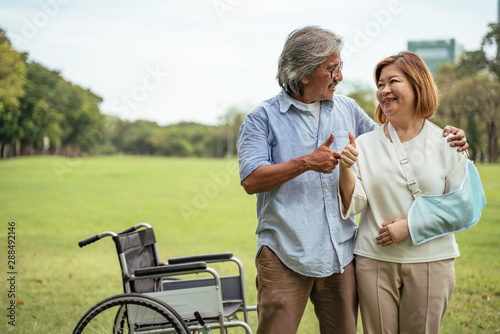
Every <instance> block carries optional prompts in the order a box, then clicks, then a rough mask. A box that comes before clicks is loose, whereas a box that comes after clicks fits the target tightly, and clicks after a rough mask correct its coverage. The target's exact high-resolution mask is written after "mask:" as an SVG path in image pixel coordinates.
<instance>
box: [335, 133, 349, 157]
mask: <svg viewBox="0 0 500 334" xmlns="http://www.w3.org/2000/svg"><path fill="white" fill-rule="evenodd" d="M334 135H335V140H334V141H333V144H332V146H331V148H332V149H333V150H334V151H336V152H338V153H340V152H342V150H343V149H344V147H345V146H346V145H347V144H348V143H349V134H348V132H347V131H342V132H338V133H334Z"/></svg>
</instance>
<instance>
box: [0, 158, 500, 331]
mask: <svg viewBox="0 0 500 334" xmlns="http://www.w3.org/2000/svg"><path fill="white" fill-rule="evenodd" d="M478 169H479V172H480V174H481V177H482V179H483V183H484V186H485V191H486V197H487V201H488V205H487V207H486V209H485V210H484V211H483V216H482V218H481V221H480V222H479V224H478V225H477V226H476V227H474V228H473V229H471V230H469V231H466V232H462V233H460V234H458V235H457V241H458V243H459V246H460V250H461V254H462V256H461V257H459V258H458V259H457V262H456V288H455V293H454V295H453V300H452V303H451V306H450V308H449V310H448V312H447V314H446V317H445V320H444V323H443V328H442V331H441V333H454V334H456V333H478V332H484V333H494V332H495V331H497V330H499V329H500V320H499V319H500V285H499V284H500V282H499V281H500V280H499V276H500V261H499V259H500V241H499V240H500V224H499V223H500V190H499V189H500V178H499V175H500V166H499V165H479V166H478ZM238 180H239V178H238V168H237V162H236V161H235V160H230V161H229V160H211V159H174V158H161V157H158V158H155V157H118V156H116V157H102V158H85V159H72V160H71V159H65V158H58V157H28V158H14V159H8V160H2V161H0V208H1V209H0V226H1V229H3V231H1V232H0V243H1V249H2V254H3V255H1V256H0V267H1V270H2V273H3V276H2V283H1V285H0V286H1V287H2V293H1V294H0V307H1V309H2V310H3V311H2V317H1V319H2V321H1V324H0V332H1V333H44V334H45V333H70V332H71V331H72V329H73V327H74V326H75V324H76V322H77V321H78V319H79V317H80V316H81V315H83V313H84V312H85V311H86V310H87V309H88V308H90V307H91V306H92V305H94V304H95V303H97V302H98V301H100V300H102V299H104V298H106V297H109V296H111V295H114V294H118V293H121V292H122V285H121V275H120V269H119V264H118V260H117V256H116V251H115V248H114V244H113V242H112V241H111V239H105V240H102V241H100V242H97V243H95V244H92V245H90V246H87V247H85V248H82V249H80V248H79V247H78V245H77V243H78V241H80V240H82V239H84V238H87V237H89V236H91V235H93V234H96V233H99V232H102V231H106V230H111V231H121V230H123V229H125V228H128V227H130V226H132V225H134V224H137V223H139V222H148V223H150V224H151V225H153V227H154V229H155V233H156V237H157V241H158V245H159V248H160V254H161V256H162V258H163V259H164V260H166V259H168V258H169V257H175V256H185V255H193V254H200V253H213V252H224V251H232V252H233V253H234V254H235V256H237V257H238V258H240V259H241V260H242V261H243V263H244V265H245V279H246V284H247V289H246V290H247V293H248V296H249V299H250V300H249V302H250V303H251V304H255V302H256V289H255V274H256V271H255V266H254V255H255V239H256V237H255V235H254V230H255V224H256V214H255V197H254V196H248V195H247V194H246V193H245V192H244V190H243V189H242V188H241V186H240V185H239V181H238ZM9 221H14V222H15V223H16V226H15V233H16V235H15V236H16V245H15V247H16V248H15V250H16V254H15V256H16V264H15V272H16V273H17V274H15V276H16V287H15V295H16V296H15V301H16V303H17V304H16V326H15V327H13V326H11V325H9V324H8V321H9V319H8V318H7V316H6V315H7V314H8V312H9V311H8V310H7V307H8V306H9V303H10V301H11V298H9V297H8V293H7V292H8V290H9V286H10V285H9V282H8V281H7V279H8V278H9V276H8V275H7V273H8V272H9V271H10V270H9V268H8V250H9V249H8V247H7V241H8V240H7V235H8V232H9V230H8V228H9V225H8V223H9ZM255 323H256V319H255V317H253V318H252V320H251V326H252V328H255ZM240 332H242V331H239V332H238V333H240ZM299 332H300V333H317V332H318V331H317V326H316V320H315V316H314V313H313V311H312V308H311V307H310V305H309V306H308V309H307V310H306V314H305V316H304V318H303V321H302V324H301V327H300V330H299ZM359 332H361V330H360V331H359Z"/></svg>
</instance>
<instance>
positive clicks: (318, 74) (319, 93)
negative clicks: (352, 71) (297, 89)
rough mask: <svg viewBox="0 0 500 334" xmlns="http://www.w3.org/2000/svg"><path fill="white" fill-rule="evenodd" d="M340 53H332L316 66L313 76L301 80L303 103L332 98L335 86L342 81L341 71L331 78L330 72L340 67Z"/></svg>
mask: <svg viewBox="0 0 500 334" xmlns="http://www.w3.org/2000/svg"><path fill="white" fill-rule="evenodd" d="M340 61H341V59H340V53H334V54H333V55H331V56H330V58H328V59H327V60H326V61H325V62H324V63H322V64H321V65H319V66H318V68H317V69H316V71H314V73H313V75H311V76H309V77H307V78H304V79H302V83H303V94H302V99H303V101H301V102H304V103H312V102H316V101H322V100H329V99H331V98H332V97H333V93H334V92H335V86H337V84H338V83H339V82H340V81H342V79H343V76H342V70H339V72H338V74H337V75H336V76H335V77H333V78H332V74H331V71H328V70H331V69H333V68H334V67H335V66H340Z"/></svg>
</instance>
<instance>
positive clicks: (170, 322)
mask: <svg viewBox="0 0 500 334" xmlns="http://www.w3.org/2000/svg"><path fill="white" fill-rule="evenodd" d="M105 237H112V239H113V240H114V242H115V245H116V249H117V253H118V258H119V262H120V266H121V269H122V279H123V289H124V294H121V295H117V296H114V297H110V298H108V299H106V300H104V301H101V302H100V303H98V304H96V305H95V306H94V307H92V308H91V309H90V310H89V311H88V312H87V313H86V314H85V315H84V316H83V317H82V319H80V321H79V323H78V324H77V327H76V328H75V330H74V332H73V333H74V334H79V333H84V328H85V326H89V325H88V323H91V322H92V321H94V318H96V317H97V315H98V314H99V312H98V309H103V308H106V307H108V304H112V305H113V307H116V308H117V310H116V311H112V312H116V314H114V313H113V314H112V315H111V317H114V319H113V320H112V321H108V322H111V323H112V324H111V325H109V326H111V327H112V333H114V334H118V333H200V334H203V333H211V332H212V329H219V330H220V332H221V333H226V329H227V328H230V327H242V328H243V329H244V330H245V333H247V334H251V333H252V330H251V328H250V326H249V324H248V322H249V316H248V313H249V311H255V310H256V306H248V305H247V298H246V292H245V282H244V271H243V264H242V263H241V261H240V260H239V259H238V258H236V257H234V256H233V254H232V253H229V252H228V253H215V254H202V255H194V256H186V257H177V258H170V259H169V260H168V263H163V262H161V261H160V255H159V251H158V245H157V243H156V238H155V236H154V232H153V228H152V226H151V225H149V224H147V223H140V224H137V225H135V226H132V227H131V228H128V229H126V230H124V231H122V232H120V233H115V232H111V231H105V232H102V233H99V234H97V235H94V236H92V237H90V238H88V239H85V240H82V241H80V242H79V243H78V244H79V246H80V247H84V246H86V245H89V244H91V243H93V242H95V241H98V240H100V239H102V238H105ZM226 262H228V263H233V265H234V264H235V265H236V266H237V269H238V275H233V276H230V275H228V276H222V277H221V276H220V275H219V274H218V273H217V271H215V270H214V269H213V268H211V267H209V266H208V264H212V263H226ZM199 274H203V275H204V276H208V278H200V277H199ZM188 275H189V277H187V278H185V277H186V276H188ZM127 297H128V299H127ZM131 297H133V298H132V299H131ZM108 300H111V301H108ZM118 300H120V302H118ZM106 301H108V303H106ZM125 301H126V302H125ZM118 304H119V306H117V305H118ZM146 304H147V305H146ZM138 305H139V306H138ZM109 307H111V306H109ZM139 309H140V312H141V313H140V314H141V319H140V320H138V319H136V318H137V316H135V318H134V319H133V317H132V315H133V314H136V313H138V310H139ZM104 311H105V310H103V311H102V312H104ZM238 313H242V314H243V318H244V319H243V320H244V321H240V320H238V317H237V315H238ZM91 317H94V318H91ZM125 318H126V319H125ZM158 319H161V320H158ZM124 324H126V325H124ZM98 326H102V325H101V324H99V325H98ZM126 328H128V330H129V332H126V331H125V332H124V330H126ZM94 332H97V333H99V332H98V331H97V330H96V329H93V331H92V333H94ZM104 333H108V331H105V332H104Z"/></svg>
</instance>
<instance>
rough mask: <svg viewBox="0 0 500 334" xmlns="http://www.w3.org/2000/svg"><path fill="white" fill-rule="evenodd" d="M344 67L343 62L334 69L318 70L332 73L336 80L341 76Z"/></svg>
mask: <svg viewBox="0 0 500 334" xmlns="http://www.w3.org/2000/svg"><path fill="white" fill-rule="evenodd" d="M342 66H344V62H343V61H341V62H340V64H338V65H337V66H334V67H333V68H332V69H328V68H324V67H318V68H320V69H322V70H326V71H328V72H330V73H331V75H332V78H335V77H336V76H337V75H338V74H339V71H340V70H341V69H342Z"/></svg>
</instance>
